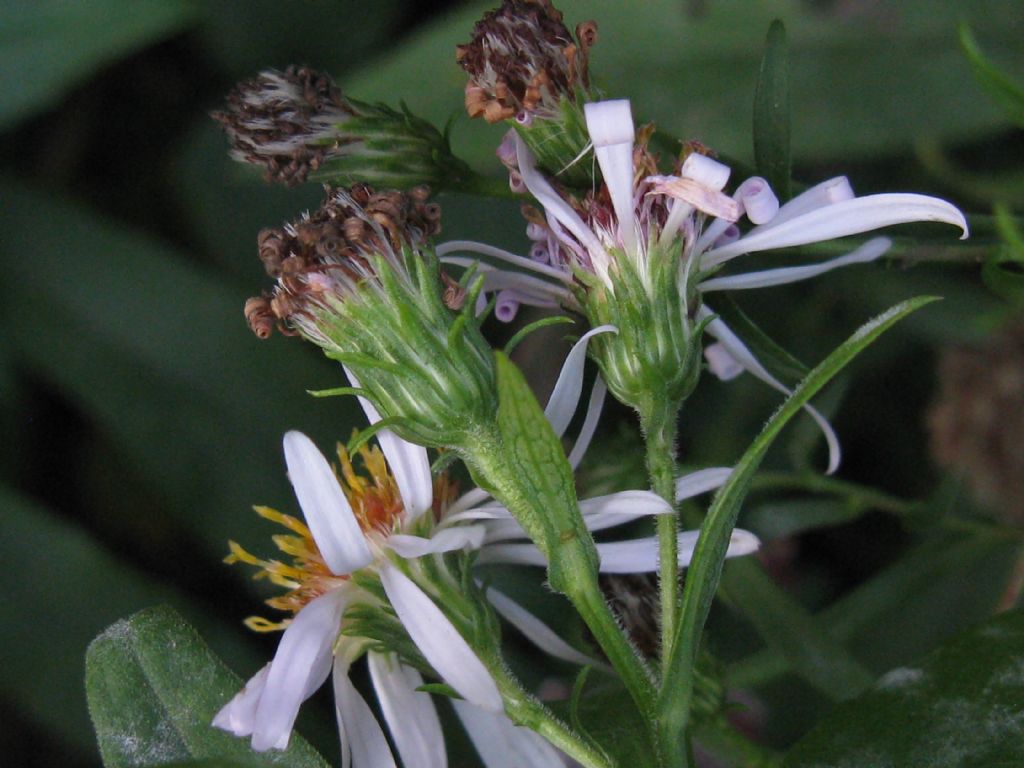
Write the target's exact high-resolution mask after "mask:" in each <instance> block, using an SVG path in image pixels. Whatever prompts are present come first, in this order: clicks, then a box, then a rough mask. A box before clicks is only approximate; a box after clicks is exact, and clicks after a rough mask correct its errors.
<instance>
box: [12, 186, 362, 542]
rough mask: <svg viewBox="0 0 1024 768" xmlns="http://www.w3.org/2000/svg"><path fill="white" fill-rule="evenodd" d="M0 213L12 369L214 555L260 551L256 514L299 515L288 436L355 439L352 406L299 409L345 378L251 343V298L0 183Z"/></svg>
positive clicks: (280, 347) (76, 211) (323, 365)
mask: <svg viewBox="0 0 1024 768" xmlns="http://www.w3.org/2000/svg"><path fill="white" fill-rule="evenodd" d="M0 197H2V198H3V199H4V203H5V205H4V207H3V209H2V210H0V224H2V225H3V226H4V229H5V230H6V231H7V232H8V235H6V236H5V237H4V238H3V239H2V241H0V266H2V268H3V269H4V271H5V274H7V275H8V276H9V278H10V279H11V280H12V281H15V282H16V283H17V285H18V286H19V289H18V291H16V292H13V295H12V296H11V300H10V301H8V302H6V303H5V304H4V306H3V307H2V309H0V312H2V313H3V317H4V321H5V330H6V332H7V334H8V339H9V343H10V345H11V347H12V348H13V350H14V352H15V355H16V358H17V360H18V362H19V364H20V366H21V367H23V368H28V369H29V370H30V371H31V372H32V374H33V375H34V376H36V377H37V378H38V379H39V380H41V381H43V382H45V383H46V384H47V385H48V386H50V387H52V388H53V389H54V390H55V391H56V392H57V393H59V394H60V395H62V396H63V397H65V398H66V399H67V400H68V401H69V402H71V403H73V404H74V405H75V406H76V407H77V408H78V409H79V410H80V411H81V412H82V413H83V414H84V415H85V416H86V418H87V419H88V421H89V422H90V424H91V425H92V426H93V427H94V428H95V429H96V430H97V431H98V432H99V433H100V434H101V435H102V436H103V437H104V438H105V439H107V440H109V441H110V443H112V444H113V445H114V446H115V447H116V448H117V450H118V452H119V453H120V454H121V455H122V456H123V457H124V459H125V461H126V462H128V464H129V466H130V467H131V468H132V469H133V470H135V471H137V472H138V473H139V474H140V475H141V477H142V478H143V479H144V480H146V481H148V482H149V483H150V484H151V487H152V488H153V489H154V490H155V492H156V495H157V496H158V497H159V498H160V500H161V501H162V502H164V505H165V506H166V508H167V510H168V511H169V512H170V513H171V514H173V515H174V516H175V519H176V521H177V522H178V523H180V524H181V525H183V527H184V528H185V529H187V530H189V531H190V532H192V533H194V534H195V535H196V536H198V537H199V538H200V539H201V540H202V541H203V542H204V543H205V544H206V545H207V547H208V549H207V551H208V552H210V553H214V554H221V553H223V552H224V547H225V542H226V541H227V539H229V538H235V539H238V540H239V541H240V543H242V544H243V545H245V546H251V547H255V548H256V551H260V548H262V547H264V546H265V545H266V536H265V535H264V531H265V530H266V529H265V528H261V527H260V526H256V525H253V521H254V520H255V518H254V516H253V514H252V512H251V505H252V504H253V503H267V504H270V505H271V506H279V505H280V508H282V509H286V508H287V507H286V506H285V505H290V504H293V503H294V500H293V497H292V495H291V493H290V491H289V489H288V484H287V481H286V480H285V478H284V466H283V462H282V461H281V453H280V451H281V448H280V446H281V437H282V435H283V434H284V433H285V432H286V431H287V430H288V429H301V430H303V431H305V432H308V433H310V434H311V435H312V436H313V437H314V438H316V439H318V442H321V444H328V445H329V444H330V443H329V442H328V441H330V440H336V439H338V438H339V437H341V438H347V437H348V435H349V433H350V430H351V425H352V424H353V423H355V413H356V411H357V410H358V405H357V404H356V403H355V402H354V401H347V400H340V399H337V398H335V399H327V400H315V399H313V398H310V397H308V396H307V395H306V394H305V392H306V390H307V389H309V388H323V387H329V386H334V385H337V384H338V383H341V382H342V374H341V371H340V370H339V368H338V367H337V366H333V365H331V363H330V362H328V361H326V360H324V359H323V356H322V355H321V354H320V353H319V350H317V349H316V348H315V347H313V345H305V344H302V343H300V342H298V341H297V340H295V339H283V338H275V339H271V340H269V341H267V342H259V341H258V340H256V339H255V338H254V337H253V336H252V335H251V334H250V333H249V332H248V331H247V329H246V328H245V324H244V321H243V319H242V316H241V310H240V308H241V307H242V304H243V303H244V301H245V297H246V295H247V294H252V293H256V292H257V291H258V289H259V282H257V281H255V280H254V281H253V284H252V286H251V287H250V288H249V289H248V290H247V289H246V288H245V287H244V286H242V287H239V286H238V285H236V284H235V283H233V282H232V281H230V280H228V279H225V278H224V277H223V276H222V275H219V274H217V273H216V272H213V271H210V270H208V269H202V268H199V267H197V266H196V265H194V264H191V263H189V260H188V258H187V257H186V256H185V255H184V254H182V253H180V252H178V251H175V250H173V249H171V248H168V247H166V246H164V245H161V244H160V243H159V242H155V241H154V240H152V239H150V238H147V237H145V236H143V235H140V234H139V233H137V232H134V231H132V230H128V229H125V228H122V227H119V226H118V225H116V224H115V223H112V222H110V221H109V220H106V219H104V218H101V217H98V216H95V215H93V214H92V213H91V212H90V211H88V210H87V209H83V208H81V207H79V206H75V205H72V204H69V203H66V202H63V201H58V200H55V199H53V198H50V197H47V196H45V195H42V194H39V193H37V192H33V191H31V190H29V189H26V188H25V187H24V186H23V185H20V184H16V183H13V182H4V183H0ZM53 222H60V226H54V225H53ZM27 252H31V253H32V254H33V256H32V258H31V259H26V258H24V257H23V254H24V253H27ZM293 508H294V507H293ZM124 511H125V513H126V514H134V512H133V511H131V510H124Z"/></svg>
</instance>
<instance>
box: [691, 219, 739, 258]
mask: <svg viewBox="0 0 1024 768" xmlns="http://www.w3.org/2000/svg"><path fill="white" fill-rule="evenodd" d="M730 227H731V228H732V229H735V230H736V232H737V234H738V233H739V228H738V227H737V226H736V225H735V224H733V223H732V222H731V221H729V220H728V219H715V220H714V221H712V222H711V223H710V224H708V225H707V226H706V227H705V228H704V231H703V232H701V235H700V237H698V238H697V244H696V245H694V246H693V252H694V253H703V252H704V250H705V249H706V248H707V247H708V246H710V245H711V244H712V243H718V242H719V241H720V240H721V239H722V238H723V237H725V235H726V233H727V232H728V231H729V229H730Z"/></svg>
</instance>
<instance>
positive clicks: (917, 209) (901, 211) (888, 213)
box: [702, 193, 968, 268]
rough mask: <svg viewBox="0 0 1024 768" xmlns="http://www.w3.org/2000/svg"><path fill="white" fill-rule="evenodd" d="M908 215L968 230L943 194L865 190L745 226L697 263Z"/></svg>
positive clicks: (892, 221) (870, 226) (857, 229)
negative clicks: (871, 192)
mask: <svg viewBox="0 0 1024 768" xmlns="http://www.w3.org/2000/svg"><path fill="white" fill-rule="evenodd" d="M913 221H936V222H942V223H946V224H953V225H955V226H957V227H960V229H961V230H963V234H962V235H961V238H960V239H961V240H962V239H964V238H966V237H967V235H968V230H967V219H965V218H964V215H963V214H962V213H961V212H960V210H959V209H957V208H956V206H954V205H951V204H950V203H947V202H946V201H945V200H940V199H939V198H937V197H928V196H927V195H912V194H904V193H890V194H883V195H868V196H867V197H856V198H854V199H853V200H843V201H841V202H838V203H834V204H832V205H828V206H825V207H823V208H816V209H814V210H812V211H809V212H807V213H804V214H801V215H799V216H796V217H794V218H792V219H790V220H789V221H786V222H783V223H782V224H772V225H771V226H769V227H766V228H764V229H761V230H758V231H756V232H750V233H748V234H747V235H746V236H744V237H741V238H740V239H739V240H737V241H736V242H735V243H731V244H729V245H725V246H722V247H721V248H715V249H712V250H710V251H708V252H707V253H706V254H704V258H703V260H702V265H703V266H704V267H705V268H710V267H713V266H716V265H718V264H722V263H724V262H726V261H728V260H729V259H732V258H735V257H736V256H739V255H741V254H744V253H753V252H755V251H767V250H772V249H774V248H786V247H789V246H794V245H806V244H808V243H817V242H822V241H824V240H834V239H835V238H837V237H846V236H847V235H857V234H860V233H861V232H870V231H871V230H873V229H879V228H880V227H888V226H891V225H893V224H907V223H909V222H913Z"/></svg>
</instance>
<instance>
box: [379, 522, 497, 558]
mask: <svg viewBox="0 0 1024 768" xmlns="http://www.w3.org/2000/svg"><path fill="white" fill-rule="evenodd" d="M483 543H484V527H483V526H482V525H462V526H458V527H452V528H443V529H441V530H438V531H435V532H434V534H433V535H432V536H431V537H430V538H429V539H425V538H423V537H421V536H410V535H408V534H404V533H393V534H391V536H389V537H388V546H389V547H390V548H391V549H392V550H393V551H394V552H395V553H396V554H398V555H400V556H401V557H403V558H405V559H406V560H411V559H413V558H416V557H423V556H424V555H435V554H439V553H441V552H454V551H455V550H457V549H480V546H481V545H482V544H483Z"/></svg>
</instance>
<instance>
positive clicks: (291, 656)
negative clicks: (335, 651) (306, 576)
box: [252, 589, 347, 752]
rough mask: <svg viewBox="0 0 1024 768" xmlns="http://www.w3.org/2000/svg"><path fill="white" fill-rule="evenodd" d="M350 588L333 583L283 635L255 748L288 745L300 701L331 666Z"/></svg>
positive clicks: (260, 707)
mask: <svg viewBox="0 0 1024 768" xmlns="http://www.w3.org/2000/svg"><path fill="white" fill-rule="evenodd" d="M346 597H347V595H346V593H345V590H343V589H334V590H331V591H330V592H327V593H326V594H323V595H321V596H320V597H318V598H316V599H314V600H312V601H310V602H309V603H307V604H306V605H305V606H304V607H303V608H302V610H301V611H299V612H298V613H297V614H296V615H295V618H294V619H292V623H291V624H289V625H288V628H287V629H286V630H285V631H284V635H282V636H281V642H280V644H279V645H278V646H277V653H276V654H274V660H273V661H272V662H271V664H270V671H269V672H268V673H267V678H266V682H265V684H264V686H263V693H262V695H261V696H260V698H259V703H258V704H257V706H256V715H255V718H254V721H253V729H252V748H253V749H255V750H256V751H257V752H262V751H264V750H267V749H271V748H275V749H284V748H285V747H287V746H288V739H289V737H290V736H291V732H292V726H293V725H294V724H295V718H296V716H297V715H298V714H299V706H300V705H301V704H302V702H303V701H305V700H306V699H308V698H309V697H310V696H311V695H312V694H313V692H314V691H315V690H316V689H317V688H319V687H320V686H321V685H322V684H323V682H324V680H326V679H327V675H328V674H329V673H330V671H331V649H332V646H333V645H334V641H335V640H336V639H337V637H338V632H339V631H340V629H341V614H342V611H343V610H344V607H345V602H346Z"/></svg>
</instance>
